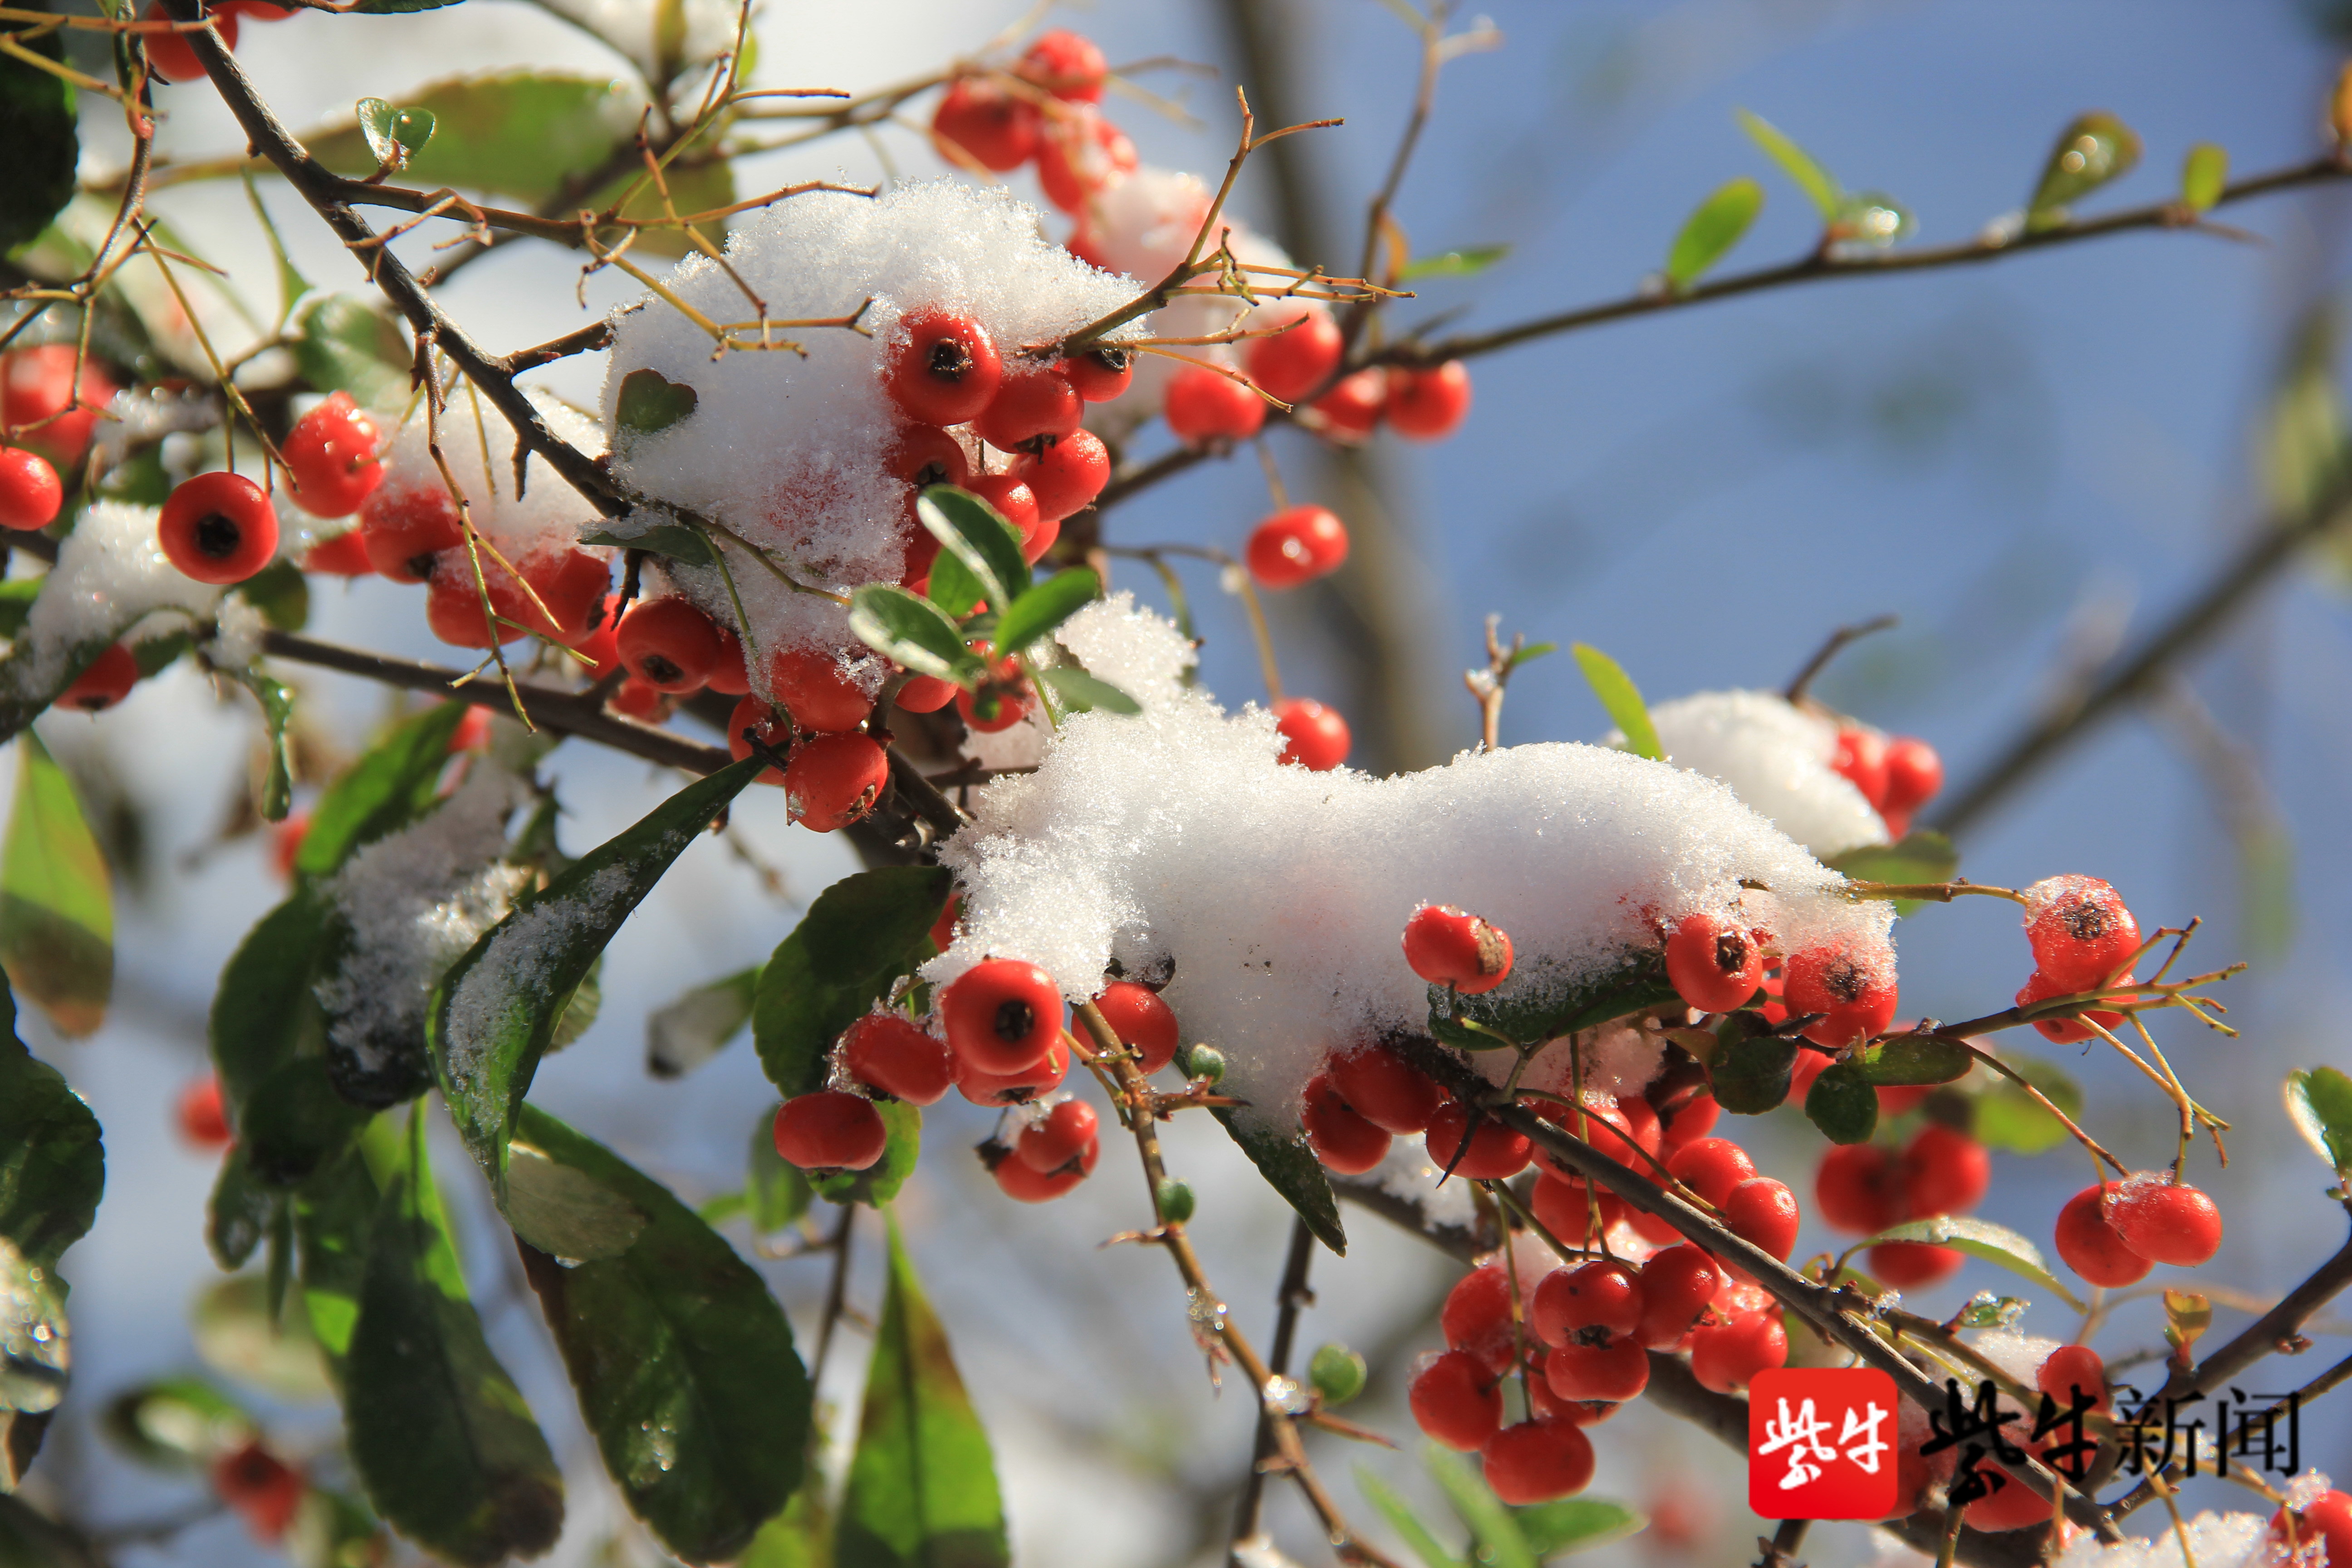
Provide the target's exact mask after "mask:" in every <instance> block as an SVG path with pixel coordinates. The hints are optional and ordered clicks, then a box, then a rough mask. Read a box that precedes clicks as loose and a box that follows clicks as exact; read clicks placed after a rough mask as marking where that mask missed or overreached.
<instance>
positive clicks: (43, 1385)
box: [0, 1239, 73, 1491]
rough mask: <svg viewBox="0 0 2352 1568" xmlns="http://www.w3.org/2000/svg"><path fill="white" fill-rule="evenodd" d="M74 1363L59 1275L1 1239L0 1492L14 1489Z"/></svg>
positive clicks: (64, 1386)
mask: <svg viewBox="0 0 2352 1568" xmlns="http://www.w3.org/2000/svg"><path fill="white" fill-rule="evenodd" d="M72 1363H73V1352H72V1337H71V1334H70V1332H69V1331H68V1325H67V1323H66V1307H65V1294H64V1292H63V1291H62V1290H61V1289H59V1288H58V1278H57V1275H56V1274H55V1273H54V1272H53V1271H51V1270H50V1269H47V1268H43V1267H41V1266H40V1265H39V1264H37V1263H34V1262H32V1261H31V1260H30V1259H28V1258H26V1257H25V1256H24V1254H22V1253H20V1252H18V1251H17V1250H16V1246H15V1244H14V1243H12V1242H9V1241H7V1240H5V1239H0V1491H13V1490H15V1489H16V1482H17V1480H18V1479H20V1478H21V1477H22V1476H23V1474H24V1472H25V1468H26V1466H28V1465H30V1464H31V1463H32V1462H33V1455H34V1454H35V1453H36V1452H37V1451H38V1450H39V1448H40V1445H41V1434H42V1432H43V1430H44V1428H46V1427H47V1425H48V1416H49V1415H50V1413H51V1412H53V1411H55V1410H56V1409H57V1407H58V1401H60V1400H62V1399H63V1398H64V1397H65V1394H66V1379H67V1374H68V1372H69V1370H70V1369H71V1366H72Z"/></svg>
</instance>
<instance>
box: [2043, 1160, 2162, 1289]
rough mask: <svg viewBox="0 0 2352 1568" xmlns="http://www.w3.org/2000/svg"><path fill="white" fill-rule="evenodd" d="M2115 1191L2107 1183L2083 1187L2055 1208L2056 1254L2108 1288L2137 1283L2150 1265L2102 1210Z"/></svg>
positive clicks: (2093, 1280)
mask: <svg viewBox="0 0 2352 1568" xmlns="http://www.w3.org/2000/svg"><path fill="white" fill-rule="evenodd" d="M2116 1190H2117V1189H2116V1187H2114V1186H2113V1185H2112V1184H2098V1185H2095V1186H2088V1187H2084V1189H2083V1190H2082V1191H2081V1192H2079V1193H2076V1194H2074V1196H2073V1197H2071V1198H2068V1199H2067V1200H2066V1206H2065V1207H2064V1208H2062V1209H2060V1210H2059V1211H2058V1234H2057V1238H2056V1247H2057V1249H2058V1256H2059V1257H2060V1258H2063V1259H2064V1260H2065V1264H2066V1267H2067V1268H2071V1269H2073V1270H2074V1272H2075V1273H2077V1274H2079V1275H2081V1276H2082V1277H2083V1278H2084V1279H2087V1280H2089V1281H2090V1282H2091V1283H2092V1284H2094V1285H2103V1286H2105V1287H2107V1288H2109V1289H2113V1288H2115V1287H2116V1286H2118V1285H2130V1284H2135V1283H2137V1281H2139V1280H2140V1279H2144V1278H2145V1277H2146V1276H2147V1271H2148V1269H2149V1268H2150V1267H2152V1265H2151V1264H2150V1263H2149V1261H2148V1259H2147V1258H2143V1257H2141V1256H2140V1255H2139V1254H2138V1253H2137V1252H2134V1251H2133V1250H2132V1249H2131V1248H2130V1247H2128V1246H2126V1244H2125V1242H2124V1238H2123V1237H2122V1235H2121V1234H2120V1233H2118V1232H2117V1231H2116V1227H2115V1226H2114V1224H2113V1223H2112V1222H2111V1221H2110V1220H2109V1218H2108V1216H2107V1215H2106V1214H2105V1213H2104V1212H2103V1210H2104V1208H2105V1199H2106V1196H2107V1194H2112V1193H2114V1192H2116Z"/></svg>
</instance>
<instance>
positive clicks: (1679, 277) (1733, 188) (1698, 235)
mask: <svg viewBox="0 0 2352 1568" xmlns="http://www.w3.org/2000/svg"><path fill="white" fill-rule="evenodd" d="M1763 210H1764V187H1763V186H1762V185H1759V184H1757V183H1756V182H1755V181H1754V180H1752V179H1750V178H1749V177H1748V176H1747V175H1746V174H1742V175H1740V176H1739V177H1738V179H1736V180H1727V181H1725V182H1724V183H1723V184H1721V185H1718V186H1717V187H1716V191H1715V194H1714V195H1711V196H1709V197H1707V198H1706V200H1705V201H1703V202H1701V203H1699V205H1698V208H1697V210H1696V211H1695V212H1693V213H1692V214H1691V215H1690V216H1689V217H1688V218H1686V219H1685V220H1684V222H1683V226H1682V232H1681V233H1679V234H1677V235H1675V243H1674V246H1673V247H1672V248H1671V249H1669V250H1668V251H1667V252H1666V282H1667V283H1668V284H1669V285H1670V286H1671V287H1673V288H1676V289H1687V288H1689V287H1690V286H1691V285H1692V284H1693V283H1695V282H1696V281H1697V280H1698V279H1699V275H1700V274H1702V273H1704V272H1705V271H1706V269H1707V268H1710V267H1712V266H1714V265H1715V264H1716V263H1717V262H1718V261H1720V260H1722V259H1723V258H1724V257H1725V256H1726V255H1727V253H1728V252H1729V251H1730V249H1731V247H1733V246H1735V245H1738V243H1739V240H1740V237H1741V236H1742V235H1745V234H1746V233H1747V232H1748V225H1750V224H1752V223H1754V222H1755V221H1756V215H1757V214H1758V213H1759V212H1762V211H1763Z"/></svg>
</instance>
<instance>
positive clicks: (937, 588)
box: [923, 551, 988, 635]
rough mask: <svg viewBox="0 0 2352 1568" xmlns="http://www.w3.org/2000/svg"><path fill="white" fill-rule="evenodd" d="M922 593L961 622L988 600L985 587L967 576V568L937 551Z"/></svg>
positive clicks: (944, 553) (969, 573)
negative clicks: (976, 606) (975, 607)
mask: <svg viewBox="0 0 2352 1568" xmlns="http://www.w3.org/2000/svg"><path fill="white" fill-rule="evenodd" d="M923 593H924V596H925V597H927V598H929V600H930V601H931V603H932V604H934V605H938V606H939V607H940V610H941V611H942V612H943V613H945V614H946V615H948V616H953V617H956V618H959V619H961V617H963V616H969V615H971V612H972V606H974V605H978V604H979V603H980V602H981V601H982V600H983V599H985V598H987V597H988V586H987V584H983V583H982V581H981V580H980V579H979V578H977V577H975V576H973V575H972V574H971V568H970V567H968V566H966V565H965V564H964V563H962V562H961V561H960V560H958V559H957V558H956V557H955V556H954V555H953V554H951V553H950V552H946V551H941V552H940V553H939V555H938V556H936V557H935V558H933V560H932V562H931V574H930V579H929V582H927V583H926V584H924V585H923ZM975 635H976V634H975Z"/></svg>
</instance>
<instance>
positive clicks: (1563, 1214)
mask: <svg viewBox="0 0 2352 1568" xmlns="http://www.w3.org/2000/svg"><path fill="white" fill-rule="evenodd" d="M1528 1207H1529V1208H1531V1209H1533V1210H1535V1213H1536V1218H1537V1220H1538V1222H1540V1223H1541V1224H1542V1226H1544V1228H1545V1229H1547V1230H1549V1231H1550V1232H1551V1233H1552V1234H1553V1235H1554V1236H1556V1237H1559V1238H1560V1239H1561V1240H1562V1241H1564V1242H1568V1243H1570V1244H1571V1245H1574V1244H1577V1243H1580V1242H1582V1241H1584V1240H1585V1239H1586V1238H1587V1237H1588V1235H1589V1233H1590V1232H1591V1230H1592V1229H1593V1228H1594V1224H1593V1211H1594V1209H1595V1208H1596V1207H1597V1208H1598V1209H1599V1210H1600V1223H1599V1228H1600V1229H1601V1230H1607V1229H1608V1228H1609V1227H1610V1226H1612V1225H1615V1224H1616V1223H1617V1221H1618V1220H1619V1219H1620V1218H1622V1216H1623V1215H1624V1213H1625V1205H1624V1203H1623V1201H1622V1199H1620V1198H1619V1197H1618V1196H1617V1194H1614V1193H1612V1192H1608V1191H1605V1190H1604V1191H1602V1192H1601V1194H1599V1195H1598V1200H1597V1202H1596V1201H1595V1200H1594V1199H1593V1198H1591V1196H1589V1195H1588V1193H1587V1189H1586V1187H1585V1184H1584V1183H1583V1182H1582V1181H1581V1180H1576V1181H1570V1180H1568V1179H1565V1178H1563V1177H1560V1176H1558V1175H1555V1174H1553V1173H1551V1172H1550V1171H1549V1170H1547V1169H1544V1168H1543V1166H1542V1164H1541V1163H1540V1162H1539V1163H1538V1166H1537V1173H1536V1185H1535V1191H1534V1192H1533V1193H1531V1194H1528Z"/></svg>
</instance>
